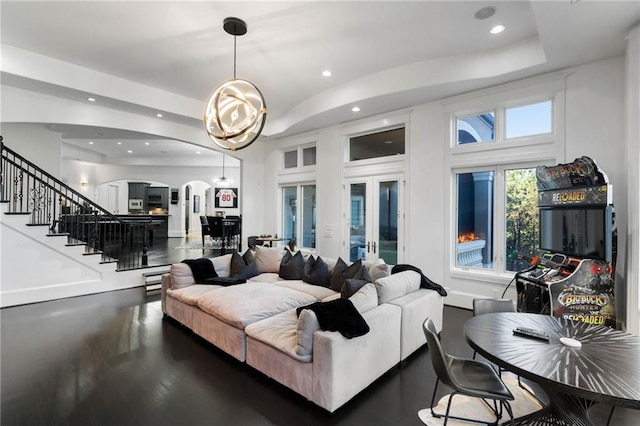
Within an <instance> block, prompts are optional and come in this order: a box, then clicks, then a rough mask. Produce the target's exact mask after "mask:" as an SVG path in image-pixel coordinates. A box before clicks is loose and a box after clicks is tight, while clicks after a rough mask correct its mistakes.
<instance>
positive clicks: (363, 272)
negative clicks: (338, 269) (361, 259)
mask: <svg viewBox="0 0 640 426" xmlns="http://www.w3.org/2000/svg"><path fill="white" fill-rule="evenodd" d="M353 278H356V279H359V280H364V281H366V282H368V283H371V282H373V279H371V274H369V271H368V270H367V267H366V266H364V265H362V266H361V267H360V270H359V271H358V272H356V274H355V275H354V276H353Z"/></svg>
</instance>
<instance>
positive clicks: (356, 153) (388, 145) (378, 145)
mask: <svg viewBox="0 0 640 426" xmlns="http://www.w3.org/2000/svg"><path fill="white" fill-rule="evenodd" d="M404 133H405V132H404V127H401V128H398V129H393V130H385V131H382V132H376V133H369V134H366V135H362V136H355V137H352V138H349V161H358V160H366V159H369V158H380V157H389V156H393V155H400V154H404V147H405V134H404Z"/></svg>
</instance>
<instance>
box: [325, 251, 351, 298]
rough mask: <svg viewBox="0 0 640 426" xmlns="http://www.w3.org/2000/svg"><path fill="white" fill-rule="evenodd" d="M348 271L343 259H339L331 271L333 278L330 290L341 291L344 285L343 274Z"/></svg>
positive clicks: (330, 279) (330, 278) (331, 277)
mask: <svg viewBox="0 0 640 426" xmlns="http://www.w3.org/2000/svg"><path fill="white" fill-rule="evenodd" d="M345 269H347V264H346V263H345V262H344V260H342V258H341V257H339V258H338V261H337V262H336V264H335V266H334V267H333V269H332V270H331V276H330V277H329V282H330V284H329V288H330V289H331V290H333V291H340V289H341V288H342V285H343V284H344V280H343V279H342V273H343V272H344V270H345Z"/></svg>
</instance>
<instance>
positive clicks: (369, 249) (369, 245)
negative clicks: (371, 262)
mask: <svg viewBox="0 0 640 426" xmlns="http://www.w3.org/2000/svg"><path fill="white" fill-rule="evenodd" d="M370 251H371V243H370V242H369V241H367V253H369V252H370Z"/></svg>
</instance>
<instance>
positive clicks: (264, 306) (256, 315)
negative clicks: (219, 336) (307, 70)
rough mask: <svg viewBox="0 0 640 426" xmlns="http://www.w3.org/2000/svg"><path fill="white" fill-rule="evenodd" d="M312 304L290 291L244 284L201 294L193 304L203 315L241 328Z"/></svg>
mask: <svg viewBox="0 0 640 426" xmlns="http://www.w3.org/2000/svg"><path fill="white" fill-rule="evenodd" d="M315 301H316V298H315V297H313V296H311V295H309V294H306V293H302V292H300V291H296V290H292V289H290V288H286V287H280V286H276V285H272V284H265V283H256V282H248V283H246V284H240V285H234V286H230V287H222V288H220V289H217V290H216V294H215V295H212V294H211V293H205V294H203V295H202V296H200V297H198V299H197V300H196V303H197V305H198V307H199V308H200V309H202V310H203V311H204V312H206V313H208V314H210V315H213V316H214V317H216V318H218V319H219V320H222V321H224V322H226V323H227V324H230V325H232V326H234V327H236V328H239V329H244V328H245V327H246V326H247V325H248V324H251V323H254V322H256V321H259V320H261V319H264V318H267V317H270V316H273V315H275V314H278V313H280V312H283V311H286V310H289V309H291V308H296V307H298V306H304V305H306V304H309V303H313V302H315Z"/></svg>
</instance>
